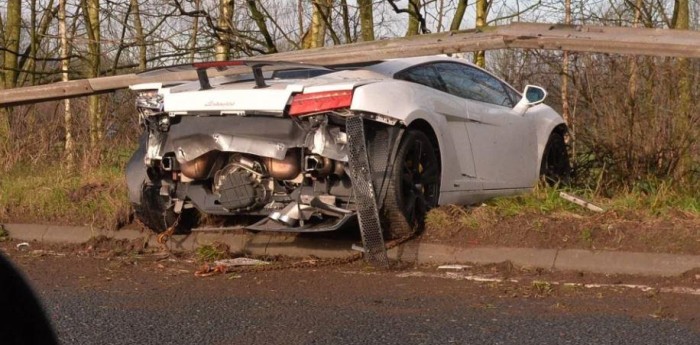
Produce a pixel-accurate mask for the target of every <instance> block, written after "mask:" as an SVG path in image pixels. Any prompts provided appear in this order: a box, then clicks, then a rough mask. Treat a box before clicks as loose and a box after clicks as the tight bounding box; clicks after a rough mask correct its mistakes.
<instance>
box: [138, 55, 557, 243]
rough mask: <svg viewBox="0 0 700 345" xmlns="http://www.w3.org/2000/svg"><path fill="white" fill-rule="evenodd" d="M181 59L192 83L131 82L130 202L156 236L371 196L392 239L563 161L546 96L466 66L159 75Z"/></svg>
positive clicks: (318, 220) (224, 67) (398, 63)
mask: <svg viewBox="0 0 700 345" xmlns="http://www.w3.org/2000/svg"><path fill="white" fill-rule="evenodd" d="M182 69H194V70H196V71H197V75H198V77H199V80H198V81H194V82H188V83H179V84H174V85H163V84H140V85H134V86H132V90H135V91H136V92H138V97H137V108H138V112H139V115H140V119H141V123H142V124H143V128H144V134H143V136H142V139H141V143H140V147H139V149H138V151H137V152H135V154H134V156H133V157H132V159H131V161H130V162H129V164H128V166H127V183H128V187H129V196H130V201H131V203H132V204H133V206H134V208H135V211H136V216H137V217H138V218H139V219H140V221H141V222H143V223H144V224H145V225H147V226H148V227H150V228H151V229H152V230H154V231H156V232H162V231H165V230H166V229H169V228H171V227H172V228H176V229H177V230H178V231H187V230H188V229H189V228H191V227H192V226H193V225H194V223H195V222H196V220H197V218H198V213H199V214H208V215H222V216H230V217H232V218H234V219H236V220H237V221H238V222H239V224H242V227H243V228H246V229H250V230H258V231H291V232H314V231H330V230H335V229H338V228H340V227H341V226H342V225H343V224H346V223H348V222H349V221H354V220H355V218H357V213H358V210H360V209H362V208H363V207H365V206H367V205H365V204H368V203H369V204H372V205H370V206H371V207H370V210H371V209H372V207H373V208H374V210H375V211H378V212H375V214H376V216H377V217H378V219H380V220H381V222H382V228H383V229H384V232H385V236H387V237H398V236H404V235H407V234H410V233H412V232H413V231H416V229H420V227H421V225H422V223H423V220H424V217H425V214H426V212H427V211H428V210H429V209H430V208H431V207H435V206H436V205H441V204H473V203H477V202H480V201H482V200H484V199H487V198H491V197H495V196H500V195H508V194H514V193H520V192H523V191H528V190H530V189H531V188H532V187H533V186H534V185H535V184H536V182H537V181H538V179H539V178H540V176H543V177H545V178H547V179H549V180H559V179H563V178H566V176H567V174H568V173H569V170H570V168H569V160H568V156H567V150H566V145H565V141H564V135H565V133H566V131H567V128H566V124H565V123H564V121H563V119H562V118H561V116H560V115H559V114H557V113H556V112H555V111H554V110H552V109H551V108H550V107H548V106H546V105H544V104H542V101H543V100H544V98H545V96H546V93H545V91H544V90H543V89H542V88H539V87H536V86H527V87H525V90H524V92H523V94H521V93H519V92H518V91H516V90H515V89H514V88H513V87H511V86H510V85H508V84H507V83H505V82H504V81H503V80H501V79H499V78H497V77H495V76H494V75H492V74H490V73H489V72H487V71H484V70H483V69H480V68H478V67H476V66H474V65H472V64H470V63H467V62H465V61H464V60H460V59H453V58H448V57H420V58H407V59H395V60H385V61H374V62H368V63H362V64H357V65H338V66H323V67H321V66H312V65H305V64H298V63H286V62H268V61H254V60H253V61H251V60H243V61H227V62H210V63H199V64H193V65H188V66H176V67H172V68H166V69H165V72H172V71H180V70H182ZM233 70H236V71H237V73H236V74H226V72H227V71H229V72H230V71H233ZM146 73H163V70H162V69H161V70H159V71H156V72H146ZM213 74H217V75H218V76H214V75H213ZM363 205H364V206H363ZM365 208H366V207H365ZM370 216H371V214H370Z"/></svg>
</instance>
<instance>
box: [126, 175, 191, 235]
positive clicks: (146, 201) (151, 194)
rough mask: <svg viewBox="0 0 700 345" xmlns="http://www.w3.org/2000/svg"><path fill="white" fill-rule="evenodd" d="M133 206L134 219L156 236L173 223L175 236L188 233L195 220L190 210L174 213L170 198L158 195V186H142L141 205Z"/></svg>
mask: <svg viewBox="0 0 700 345" xmlns="http://www.w3.org/2000/svg"><path fill="white" fill-rule="evenodd" d="M133 206H134V215H135V216H136V218H137V219H138V220H139V221H140V222H141V223H143V225H145V226H146V227H148V228H149V229H151V230H153V231H154V232H155V233H158V234H159V233H161V232H164V231H165V230H167V229H168V228H170V227H171V226H173V224H175V222H177V225H176V226H175V231H174V233H175V234H184V233H189V232H190V230H191V229H192V227H193V226H194V225H195V223H196V219H197V215H196V211H194V210H192V209H189V210H184V209H183V210H182V213H181V214H180V215H178V214H177V213H175V211H174V210H173V206H172V203H171V200H170V197H167V196H162V195H160V186H159V185H144V187H143V192H142V193H141V204H140V205H133Z"/></svg>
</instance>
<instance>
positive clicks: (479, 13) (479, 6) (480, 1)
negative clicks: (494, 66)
mask: <svg viewBox="0 0 700 345" xmlns="http://www.w3.org/2000/svg"><path fill="white" fill-rule="evenodd" d="M490 5H491V1H489V0H476V28H477V29H479V28H483V27H485V26H486V18H487V17H488V13H489V6H490ZM474 63H475V64H476V65H477V66H479V67H481V68H484V67H486V52H484V51H483V50H480V51H477V52H475V53H474Z"/></svg>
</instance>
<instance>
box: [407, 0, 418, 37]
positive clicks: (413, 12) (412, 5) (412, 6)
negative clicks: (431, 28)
mask: <svg viewBox="0 0 700 345" xmlns="http://www.w3.org/2000/svg"><path fill="white" fill-rule="evenodd" d="M420 1H421V0H409V1H408V30H406V36H414V35H418V33H419V32H420V31H419V30H420V20H419V19H418V15H419V14H420V5H421V2H420Z"/></svg>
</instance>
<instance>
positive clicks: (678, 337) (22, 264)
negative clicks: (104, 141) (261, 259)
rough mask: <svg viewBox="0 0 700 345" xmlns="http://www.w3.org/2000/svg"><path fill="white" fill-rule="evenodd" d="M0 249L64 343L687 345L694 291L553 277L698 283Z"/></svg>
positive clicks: (699, 282)
mask: <svg viewBox="0 0 700 345" xmlns="http://www.w3.org/2000/svg"><path fill="white" fill-rule="evenodd" d="M34 248H35V247H32V250H35V249H34ZM0 249H2V250H4V254H5V255H6V256H8V257H9V258H10V260H12V261H13V262H15V264H16V265H17V266H18V267H19V268H20V269H21V270H22V271H23V272H24V274H25V276H26V277H27V279H28V280H29V281H30V282H31V284H32V285H33V286H34V289H35V290H36V291H37V292H38V294H39V296H40V298H41V300H42V302H43V304H44V307H45V309H46V310H47V312H48V314H49V316H50V318H51V320H52V322H53V326H54V328H55V330H56V332H57V334H58V337H59V339H60V341H61V342H62V343H65V344H450V343H455V344H700V319H698V316H700V296H698V295H692V294H687V293H685V294H684V293H663V292H659V290H658V289H653V290H649V291H642V290H641V289H637V288H625V287H622V286H620V287H612V288H610V287H607V288H584V287H575V286H574V287H569V286H562V285H557V284H555V283H554V282H556V281H559V282H564V281H576V282H579V283H581V282H585V283H595V282H605V283H613V284H621V283H639V282H641V283H645V284H649V285H651V286H677V285H682V286H686V287H691V288H698V287H700V277H697V276H695V277H685V278H683V279H678V280H672V281H668V280H658V279H646V278H644V279H642V278H635V277H605V276H589V275H585V274H581V273H551V272H542V271H530V270H522V269H516V268H513V267H510V266H509V265H495V266H489V267H474V268H467V269H465V270H463V271H450V272H449V273H446V272H445V271H439V270H437V269H436V267H428V266H426V267H418V268H416V267H403V268H401V269H395V270H391V271H377V270H375V269H372V268H371V267H367V266H366V265H364V264H362V263H358V262H356V263H352V264H345V265H333V266H326V267H315V266H313V265H310V266H309V265H307V267H304V268H287V269H283V270H270V271H260V272H242V273H227V274H219V275H215V276H212V277H207V278H201V277H195V276H194V274H193V273H194V271H195V270H196V269H197V268H198V267H199V264H198V263H196V262H193V261H192V259H191V258H188V257H179V258H174V257H173V256H171V257H169V258H167V259H164V260H163V259H162V256H160V255H157V254H156V255H137V254H126V255H121V256H114V255H113V253H110V254H108V255H102V254H95V253H91V252H89V251H76V250H74V249H68V250H65V251H62V250H61V249H58V250H54V249H55V248H53V249H51V250H49V251H47V250H45V249H40V250H39V251H34V252H32V251H31V250H30V251H25V252H19V251H17V250H16V249H15V248H14V247H13V246H11V245H4V246H0ZM475 280H487V281H475ZM498 280H502V281H498ZM511 280H517V281H518V282H512V281H511ZM0 342H1V341H0Z"/></svg>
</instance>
